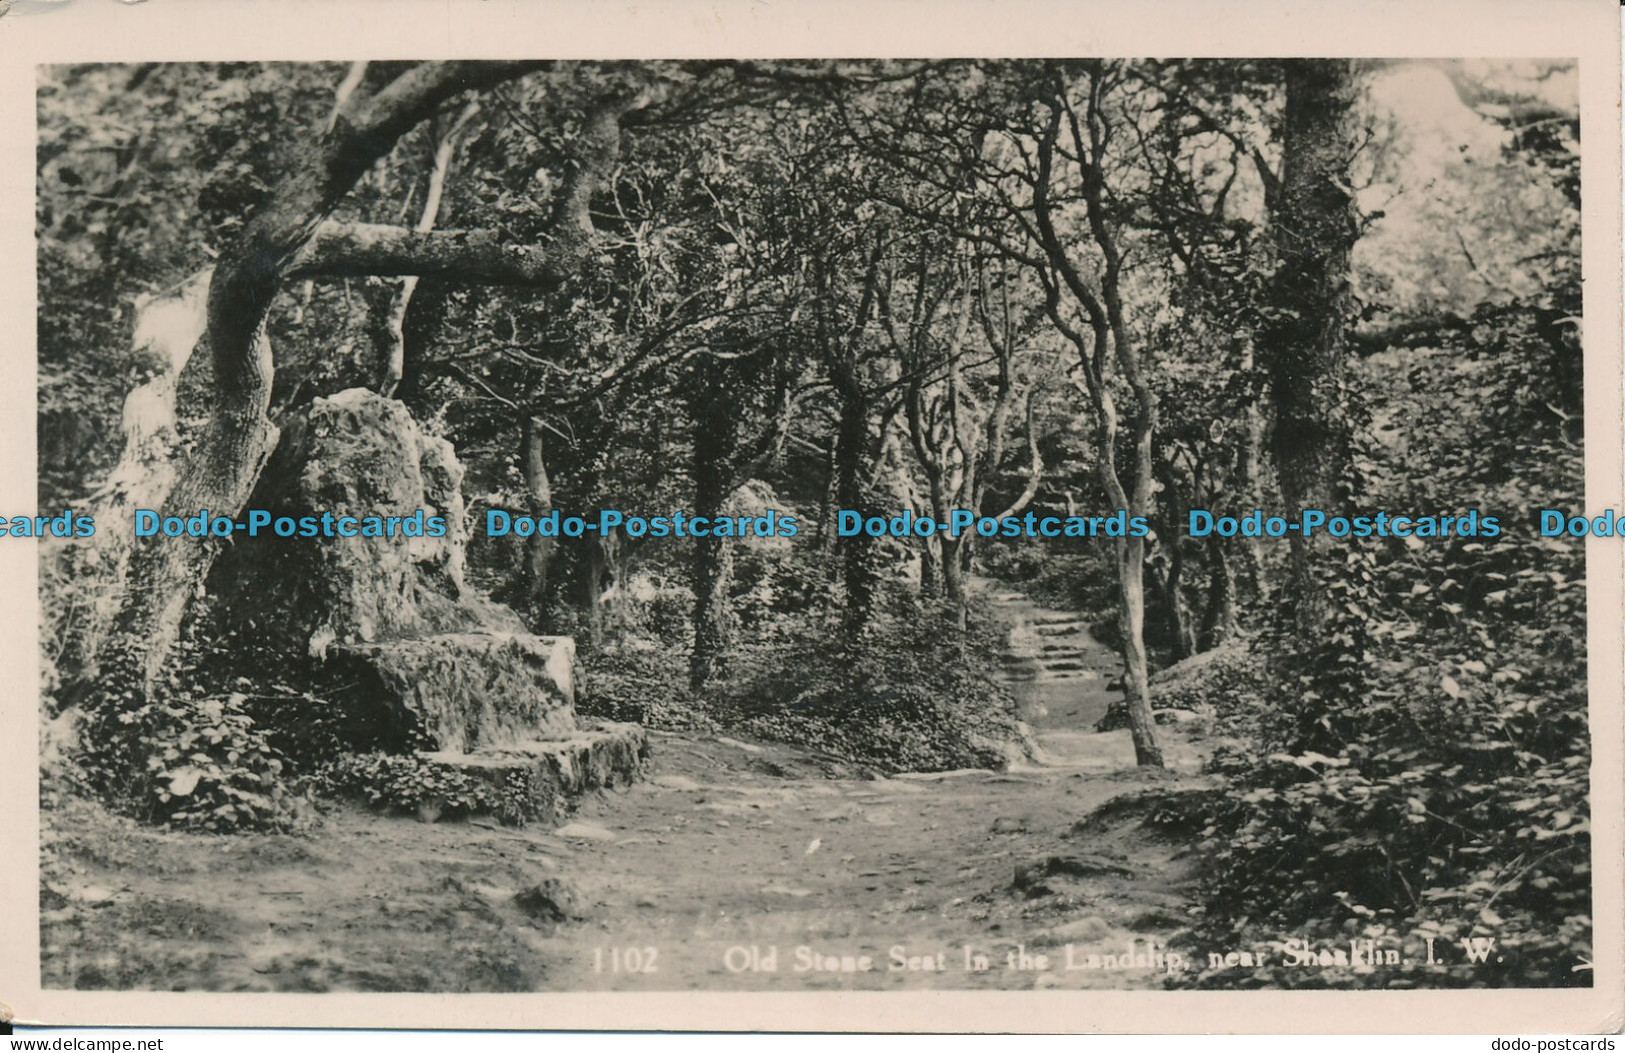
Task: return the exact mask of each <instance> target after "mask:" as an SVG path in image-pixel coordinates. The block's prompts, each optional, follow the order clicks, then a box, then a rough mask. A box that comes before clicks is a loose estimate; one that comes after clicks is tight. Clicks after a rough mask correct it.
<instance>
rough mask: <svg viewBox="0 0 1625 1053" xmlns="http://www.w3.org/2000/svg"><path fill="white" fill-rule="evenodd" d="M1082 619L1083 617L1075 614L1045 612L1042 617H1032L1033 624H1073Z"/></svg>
mask: <svg viewBox="0 0 1625 1053" xmlns="http://www.w3.org/2000/svg"><path fill="white" fill-rule="evenodd" d="M1082 620H1083V619H1081V618H1079V617H1078V616H1077V615H1075V614H1046V615H1044V616H1042V617H1038V618H1034V619H1033V624H1034V625H1075V624H1077V623H1078V622H1081V621H1082Z"/></svg>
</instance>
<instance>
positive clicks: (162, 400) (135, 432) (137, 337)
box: [61, 267, 214, 697]
mask: <svg viewBox="0 0 1625 1053" xmlns="http://www.w3.org/2000/svg"><path fill="white" fill-rule="evenodd" d="M213 275H214V269H213V268H212V267H211V268H206V269H204V270H201V271H199V272H198V273H196V274H194V275H192V276H191V277H189V278H187V279H185V280H184V281H182V282H181V283H180V284H179V285H177V286H175V287H174V288H172V289H169V290H166V291H165V292H164V293H163V294H161V295H159V296H156V297H153V298H152V299H150V300H147V301H145V302H139V303H138V304H137V307H136V314H135V329H134V335H133V337H132V339H131V350H132V351H133V352H134V353H135V354H136V355H137V356H138V357H139V358H141V359H142V360H143V361H144V363H145V364H146V366H147V368H148V369H150V370H151V371H152V376H151V378H150V379H149V380H147V381H146V383H144V384H141V385H139V386H138V387H136V388H134V389H133V390H132V391H131V392H130V393H129V395H127V396H125V399H124V413H123V415H122V417H121V420H120V427H121V430H122V431H123V433H124V450H123V452H122V453H121V454H120V455H119V460H118V463H117V464H116V465H114V466H113V470H112V471H111V472H109V473H108V475H107V478H106V479H105V480H104V481H103V483H102V485H101V486H100V487H99V488H98V489H97V490H96V492H95V493H94V494H92V495H91V501H92V503H93V505H94V515H95V517H96V520H97V521H98V522H100V523H102V524H103V527H102V529H101V530H99V531H97V532H96V534H95V535H94V536H92V537H91V538H90V539H88V540H87V541H86V542H85V544H86V545H87V546H88V547H89V548H90V550H91V551H92V552H93V553H94V558H91V559H86V560H84V561H82V562H81V567H82V569H81V573H82V574H84V575H85V581H84V584H85V587H86V588H87V589H88V590H90V591H91V595H92V597H93V601H92V602H91V604H90V605H89V606H88V608H87V609H86V611H85V612H84V616H83V617H82V618H81V619H80V620H79V623H78V624H77V625H74V626H66V627H64V628H65V629H66V630H67V631H68V632H69V636H70V638H69V639H68V640H67V642H66V645H65V648H64V651H63V656H62V660H61V661H62V664H63V669H64V672H65V673H66V678H67V680H68V681H69V683H70V684H72V685H73V686H72V693H73V695H74V696H76V697H77V696H80V695H82V694H83V693H84V692H85V691H86V690H88V689H89V687H90V685H92V684H94V683H95V682H96V679H97V668H98V662H99V660H100V651H101V647H102V644H103V643H104V641H106V640H107V638H108V634H109V633H110V632H111V630H112V627H113V624H114V621H115V620H116V618H117V616H118V613H119V610H120V608H121V606H122V600H123V597H124V595H125V589H126V584H127V582H128V578H129V572H130V559H131V555H132V550H133V548H134V545H135V534H134V531H133V529H132V525H131V517H132V516H133V515H134V514H135V510H136V509H138V508H159V507H162V506H163V503H164V501H165V499H166V498H168V496H169V492H170V490H171V489H172V488H173V487H174V485H175V478H176V470H177V466H176V464H175V445H176V441H177V439H178V435H177V430H176V419H175V399H176V392H177V389H178V387H179V384H180V376H181V373H182V372H184V371H185V369H186V364H187V362H189V361H190V360H191V358H192V354H193V352H194V350H195V349H196V347H197V345H198V343H199V342H200V341H201V340H202V338H203V333H204V331H205V329H206V328H207V327H208V321H207V315H208V305H207V298H208V291H209V281H210V279H211V278H212V277H213Z"/></svg>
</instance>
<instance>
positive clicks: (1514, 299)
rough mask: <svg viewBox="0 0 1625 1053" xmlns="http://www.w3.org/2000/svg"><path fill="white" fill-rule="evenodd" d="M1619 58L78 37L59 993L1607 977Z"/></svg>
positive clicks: (60, 675)
mask: <svg viewBox="0 0 1625 1053" xmlns="http://www.w3.org/2000/svg"><path fill="white" fill-rule="evenodd" d="M1577 83H1578V81H1577V71H1576V68H1575V65H1574V63H1572V62H1564V61H1555V60H1552V61H1548V60H1541V61H1534V60H1529V61H1511V60H1504V61H1503V60H1497V61H1488V60H1484V61H1479V60H1472V61H1425V62H1424V61H1411V60H1405V61H1400V60H1371V61H1351V60H1344V59H1336V60H1333V59H1324V60H1323V59H1280V60H1263V59H1249V60H1189V59H1155V60H1153V59H1106V58H1087V59H1075V60H1064V61H1063V60H996V61H995V60H953V61H938V60H907V61H905V60H886V61H878V60H852V61H816V62H814V61H808V62H789V61H771V62H769V61H743V60H716V59H712V60H686V61H669V62H668V61H660V62H650V61H637V62H631V61H628V62H561V61H534V62H511V61H501V62H497V61H490V62H459V61H454V62H394V61H389V62H360V61H358V62H354V63H348V64H346V63H260V64H232V63H164V64H142V65H114V64H88V65H75V66H48V67H41V68H40V70H39V78H38V95H37V113H38V142H37V201H36V213H37V234H38V257H37V262H38V301H39V314H38V334H39V335H38V374H39V388H38V391H39V396H38V399H39V401H38V436H39V444H38V450H39V510H40V513H41V515H47V514H49V515H52V516H55V515H57V514H59V513H61V512H63V511H64V510H69V509H71V510H72V512H73V514H74V515H76V516H92V517H94V522H95V532H94V534H93V535H91V536H80V537H66V538H60V537H45V538H42V539H41V542H40V544H41V565H40V579H39V593H40V601H41V604H42V623H41V624H42V629H41V646H42V650H43V653H42V655H41V670H42V674H41V675H42V684H41V689H42V700H41V705H42V722H43V727H44V733H43V737H42V741H41V771H40V780H41V782H40V792H41V806H42V827H43V829H42V835H43V840H44V844H43V856H42V859H41V868H42V881H41V903H40V910H41V939H42V947H41V954H42V965H43V969H44V982H45V985H46V986H47V987H69V988H85V989H91V988H109V989H156V990H171V989H174V990H219V991H233V990H236V991H285V990H287V991H336V990H350V991H355V990H361V991H536V990H565V989H598V988H618V989H661V988H679V987H687V988H718V989H802V988H813V989H818V988H830V989H849V988H852V989H891V988H894V987H900V986H901V987H909V986H948V987H955V986H958V987H988V988H1009V987H1046V986H1057V987H1080V986H1081V987H1100V988H1122V987H1138V988H1167V987H1178V988H1281V987H1321V988H1325V987H1330V988H1357V987H1382V988H1407V987H1409V988H1415V987H1557V986H1588V985H1590V983H1591V976H1590V972H1589V958H1590V953H1591V918H1590V911H1591V871H1590V861H1591V855H1590V853H1591V845H1590V839H1589V833H1588V831H1589V814H1590V812H1589V803H1588V802H1589V780H1590V739H1589V735H1588V728H1587V699H1588V696H1587V678H1586V654H1585V644H1584V640H1585V629H1586V608H1585V556H1584V545H1583V542H1582V541H1581V540H1577V539H1575V538H1572V537H1567V536H1558V537H1545V536H1541V534H1540V532H1539V530H1538V528H1537V523H1536V519H1535V517H1536V511H1537V510H1540V509H1565V510H1572V511H1576V512H1578V511H1581V504H1580V502H1581V498H1582V497H1583V485H1582V484H1583V476H1584V471H1583V469H1584V451H1583V447H1582V439H1583V433H1584V415H1583V404H1584V397H1583V396H1584V376H1583V369H1582V364H1583V363H1582V345H1581V324H1580V322H1581V320H1580V313H1581V281H1580V278H1581V275H1580V256H1579V248H1580V180H1579V157H1580V152H1579V133H1580V121H1579V104H1578V96H1577ZM606 508H608V509H620V510H624V511H625V512H627V514H629V515H631V514H636V515H643V516H653V515H670V514H672V513H674V512H676V511H679V510H680V511H682V512H683V513H684V514H685V515H691V516H699V517H707V518H717V517H729V518H743V517H750V518H753V519H754V518H757V517H763V516H766V515H767V514H768V513H769V512H772V513H773V514H774V515H775V516H778V517H786V516H789V517H793V518H794V520H795V522H796V523H797V524H798V528H799V529H798V530H797V532H796V534H795V536H793V537H792V536H772V537H728V536H716V535H715V534H712V535H708V536H703V537H685V538H676V537H667V538H657V537H652V536H647V535H645V536H632V535H631V534H630V533H628V532H626V531H621V530H616V531H608V532H604V533H602V534H599V533H597V532H588V533H586V534H583V535H581V536H576V537H570V536H548V537H544V536H541V535H540V534H531V535H529V536H523V537H522V536H516V535H515V534H513V533H511V532H510V533H508V534H498V535H493V533H492V532H491V531H490V530H488V529H487V525H488V523H490V522H491V518H490V514H491V513H492V512H501V513H506V514H507V515H508V516H510V517H517V516H530V517H544V518H545V517H547V516H550V515H551V514H553V513H554V512H562V513H563V514H564V515H566V516H568V515H581V516H594V515H596V514H597V513H598V511H599V510H601V509H606ZM143 509H146V510H156V511H158V512H160V513H161V515H163V516H178V517H181V518H183V519H184V518H187V517H192V516H195V515H197V514H198V513H199V512H200V511H204V510H206V511H208V512H210V513H213V514H218V515H224V516H238V515H244V514H246V510H250V509H264V510H269V511H270V512H271V513H272V514H274V515H276V516H284V515H286V516H290V517H299V516H318V517H319V516H320V515H321V514H322V513H323V512H324V511H328V510H332V511H346V510H348V511H352V512H354V513H356V514H374V513H376V514H378V515H388V516H398V517H410V516H412V515H413V514H414V513H415V512H418V511H425V512H428V513H430V514H434V515H438V516H441V517H443V518H444V520H445V522H446V523H447V524H448V528H447V530H446V531H445V532H444V534H443V536H438V537H437V536H430V535H429V534H428V533H423V534H421V535H413V534H408V535H406V536H399V537H386V538H377V537H353V538H328V537H317V538H306V537H298V536H293V537H279V536H275V535H272V534H262V535H261V536H258V537H255V538H248V537H246V536H242V535H240V534H239V535H235V536H230V537H218V536H206V537H192V536H181V537H167V536H162V535H160V536H154V537H137V536H136V533H135V531H134V529H133V523H134V520H135V513H136V512H137V510H143ZM956 509H965V510H970V511H971V512H972V513H973V514H975V515H977V516H987V517H1022V516H1026V515H1028V514H1029V513H1031V514H1035V515H1037V516H1054V517H1068V516H1082V517H1090V516H1097V517H1109V516H1111V515H1113V514H1115V513H1117V512H1119V511H1122V512H1124V513H1126V515H1128V516H1137V517H1143V518H1144V519H1145V520H1146V521H1147V522H1148V523H1149V524H1150V531H1149V533H1148V535H1147V536H1132V535H1129V534H1114V533H1110V532H1107V533H1101V534H1099V535H1097V536H1086V537H1064V536H1063V537H1037V538H1032V537H1020V538H1008V537H1003V536H994V537H986V536H980V535H975V534H967V535H965V536H962V537H958V538H949V537H945V536H935V535H934V536H931V537H918V536H906V537H900V538H899V537H890V536H883V537H875V536H870V535H869V534H866V533H862V532H859V533H857V534H855V535H851V536H847V535H845V534H844V533H843V531H841V530H840V529H839V522H838V513H839V512H840V511H842V510H849V511H855V512H857V513H859V515H860V516H862V517H873V516H879V517H892V516H897V515H899V514H901V513H902V512H903V511H905V510H907V511H909V512H910V513H911V514H913V515H916V516H919V515H925V516H934V517H935V518H937V519H939V520H946V519H947V518H948V516H949V514H950V513H951V512H952V511H953V510H956ZM1193 509H1202V510H1209V511H1211V512H1213V513H1215V514H1219V515H1228V516H1240V515H1243V514H1245V513H1247V512H1249V511H1251V510H1254V509H1262V510H1263V511H1264V513H1265V514H1266V515H1283V516H1287V517H1289V518H1290V517H1293V516H1296V515H1298V514H1300V513H1301V512H1302V510H1305V509H1321V510H1326V511H1327V512H1328V513H1331V514H1337V515H1353V514H1366V515H1369V514H1373V513H1375V512H1376V511H1379V510H1387V511H1389V512H1391V513H1401V514H1408V515H1418V516H1439V515H1450V516H1460V515H1463V514H1465V513H1467V512H1469V511H1476V513H1477V514H1478V515H1479V516H1496V517H1499V520H1500V523H1501V530H1500V532H1499V533H1498V534H1495V535H1487V534H1484V533H1480V534H1475V535H1470V536H1460V535H1452V536H1448V537H1427V538H1422V537H1409V538H1400V537H1393V536H1390V537H1376V536H1373V537H1365V538H1356V537H1348V538H1338V537H1332V536H1328V535H1325V534H1320V535H1316V536H1313V537H1310V538H1304V537H1301V536H1297V535H1294V536H1291V537H1284V538H1271V537H1263V538H1260V537H1244V536H1239V535H1238V536H1219V535H1218V534H1212V535H1208V536H1205V537H1194V536H1190V532H1189V531H1188V529H1187V523H1188V520H1189V515H1190V513H1191V511H1192V510H1193ZM1486 941H1493V942H1492V943H1491V942H1486ZM768 945H774V946H778V947H779V948H780V949H781V954H780V960H779V961H778V963H777V968H776V969H767V968H763V967H762V963H761V961H760V959H759V958H758V959H756V960H753V961H752V962H751V963H750V964H749V965H747V966H745V967H740V968H736V965H738V964H739V963H738V962H737V961H735V960H734V959H731V958H730V957H729V953H730V948H734V947H738V946H747V947H748V946H760V947H767V946H768ZM1018 945H1019V946H1020V948H1021V949H1020V952H1019V953H1020V954H1022V955H1027V954H1030V953H1036V952H1038V951H1039V950H1042V952H1043V953H1044V954H1045V955H1046V956H1047V959H1046V960H1048V961H1050V962H1052V963H1054V964H1053V967H1050V968H1041V967H1034V968H1026V967H1024V966H1022V965H1021V964H1020V963H1021V962H1022V961H1025V959H1021V958H1018V957H1017V947H1018ZM1125 947H1127V948H1129V949H1130V955H1129V956H1130V958H1133V957H1134V955H1135V954H1138V953H1140V951H1145V950H1147V949H1153V948H1154V955H1160V956H1161V957H1157V958H1156V959H1155V960H1156V961H1158V962H1161V963H1163V964H1166V963H1167V961H1168V960H1169V957H1170V955H1173V956H1177V958H1178V960H1179V961H1181V962H1183V963H1184V966H1185V967H1183V968H1152V967H1146V968H1141V967H1140V966H1139V965H1137V964H1134V965H1131V966H1125V967H1123V968H1114V967H1113V966H1111V965H1104V964H1101V963H1102V962H1104V957H1103V955H1108V954H1109V955H1113V956H1117V955H1121V954H1122V952H1123V949H1124V948H1125ZM797 948H800V949H801V950H805V951H807V952H808V953H807V955H805V956H803V957H802V958H801V959H799V961H817V962H820V963H822V962H825V961H826V959H825V958H824V957H822V955H824V954H825V953H826V952H827V954H828V955H829V956H830V957H829V958H828V959H827V960H828V961H829V962H833V963H837V964H836V965H834V966H832V967H828V968H826V967H825V966H824V965H822V964H818V965H813V966H811V967H809V968H807V969H803V970H800V971H798V970H797V969H796V964H797V962H798V958H797V957H796V955H795V954H794V953H793V952H794V950H795V949H797ZM895 948H903V949H904V952H903V953H902V954H900V955H897V954H896V953H895ZM976 948H980V949H982V950H983V951H985V952H986V953H987V954H988V955H990V961H991V962H992V966H991V967H989V968H986V969H976V968H973V967H968V966H967V967H961V965H960V964H958V963H959V962H960V961H961V957H960V956H961V953H962V952H963V959H962V960H963V962H964V963H971V962H973V961H974V960H975V958H974V952H975V949H976ZM1135 948H1138V949H1139V950H1138V951H1137V950H1135ZM1491 948H1493V953H1492V952H1491ZM628 949H630V950H635V951H636V952H637V953H636V954H635V955H633V954H630V953H627V952H628ZM1323 951H1324V953H1322V952H1323ZM1367 951H1369V952H1372V953H1370V954H1367V953H1365V952H1367ZM1389 951H1392V952H1393V953H1392V954H1389V953H1388V952H1389ZM1006 952H1010V957H1009V959H1008V965H1007V964H1006V962H1007V959H1006ZM1242 952H1245V954H1243V953H1242ZM862 955H869V956H872V957H873V962H874V967H873V969H872V970H864V969H858V968H856V967H855V966H854V967H852V968H842V967H840V965H839V963H840V962H841V961H842V959H843V958H847V959H850V960H851V961H852V962H856V961H857V958H858V957H859V956H862ZM1090 956H1095V960H1096V964H1095V965H1093V966H1090V965H1088V964H1087V963H1088V962H1089V961H1090V960H1091V959H1090ZM1152 956H1153V955H1148V960H1149V958H1150V957H1152ZM894 960H897V961H901V962H903V963H904V964H903V965H901V966H898V967H896V968H892V967H891V963H892V962H893V961H894ZM1136 961H1137V959H1136ZM911 962H912V963H913V964H908V963H911ZM927 962H933V963H935V965H928V964H926V963H927ZM1062 962H1066V963H1068V964H1067V965H1066V966H1064V967H1063V966H1062V965H1061V964H1059V963H1062ZM1073 962H1078V963H1083V964H1080V965H1078V967H1076V968H1073V967H1071V964H1070V963H1073Z"/></svg>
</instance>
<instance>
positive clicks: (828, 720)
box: [582, 603, 1020, 772]
mask: <svg viewBox="0 0 1625 1053" xmlns="http://www.w3.org/2000/svg"><path fill="white" fill-rule="evenodd" d="M957 625H958V622H957V613H956V612H955V611H953V610H951V609H948V608H938V609H933V610H929V611H927V612H925V613H923V614H921V613H916V612H912V611H910V610H909V609H907V607H906V605H905V604H902V603H899V604H898V606H897V607H896V609H895V610H886V611H882V612H878V613H877V615H876V617H875V620H874V624H873V625H872V626H871V627H870V629H869V630H868V631H866V632H865V633H864V634H863V635H861V636H860V637H858V638H857V639H855V640H854V639H849V638H847V637H845V636H843V635H842V634H840V633H839V632H838V631H836V630H835V629H834V628H833V627H830V626H827V625H824V624H822V623H821V622H819V621H817V620H815V619H813V618H811V617H808V618H800V619H794V620H790V619H787V620H785V622H784V623H783V624H781V625H780V626H779V627H778V631H777V632H775V633H774V635H773V636H772V638H771V639H770V640H762V641H755V642H753V643H750V644H742V645H741V647H740V648H739V656H738V658H737V660H736V663H735V665H734V669H733V672H732V675H731V676H730V677H729V678H728V679H726V680H724V681H722V682H721V683H718V684H716V685H714V687H713V688H712V689H710V690H708V691H706V692H704V693H702V694H701V695H699V696H695V695H693V694H691V693H690V692H689V691H688V690H687V687H686V684H685V680H686V675H687V667H686V657H685V655H684V653H683V651H682V650H681V649H679V648H678V647H674V646H660V645H657V644H654V643H651V642H650V641H648V640H643V641H632V642H629V643H623V644H622V645H620V646H618V647H615V648H609V649H604V650H601V651H597V652H594V653H593V654H592V655H591V656H590V658H589V659H588V662H587V667H588V674H587V690H586V692H585V698H584V700H583V702H582V711H583V712H585V713H588V714H591V715H596V716H602V717H606V718H608V719H615V720H638V721H641V722H643V723H644V724H645V725H646V726H649V727H653V728H660V729H663V730H684V731H694V730H697V731H712V732H715V731H733V732H736V733H739V734H744V735H749V736H754V737H757V738H761V739H765V740H768V741H773V742H786V743H793V744H796V745H799V746H803V747H806V748H808V749H812V750H817V751H820V752H822V753H826V754H829V755H832V756H835V757H838V758H840V759H842V760H845V761H851V762H856V763H859V764H863V765H867V766H869V767H871V768H873V769H874V770H876V771H878V772H897V771H944V770H951V769H957V768H975V767H981V768H997V767H1002V766H1003V765H1004V764H1005V763H1006V758H1007V750H1008V749H1009V748H1010V744H1011V743H1014V742H1018V741H1019V739H1020V736H1019V729H1018V728H1017V725H1016V720H1015V704H1014V701H1013V700H1012V698H1011V697H1010V694H1009V692H1008V690H1007V689H1006V688H1005V687H1004V686H1003V685H1002V684H1001V683H1000V682H999V681H998V680H997V678H996V677H995V674H994V670H995V669H996V662H997V656H998V654H999V648H1000V646H1001V645H1002V640H1003V637H1002V635H1001V633H1000V630H999V626H998V625H997V623H996V622H995V621H994V619H993V618H992V617H991V615H990V614H989V613H988V612H987V611H986V610H985V609H984V608H981V607H978V606H973V607H972V608H971V610H970V612H969V614H968V616H967V631H966V632H965V633H963V634H961V633H960V632H959V630H958V628H957Z"/></svg>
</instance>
